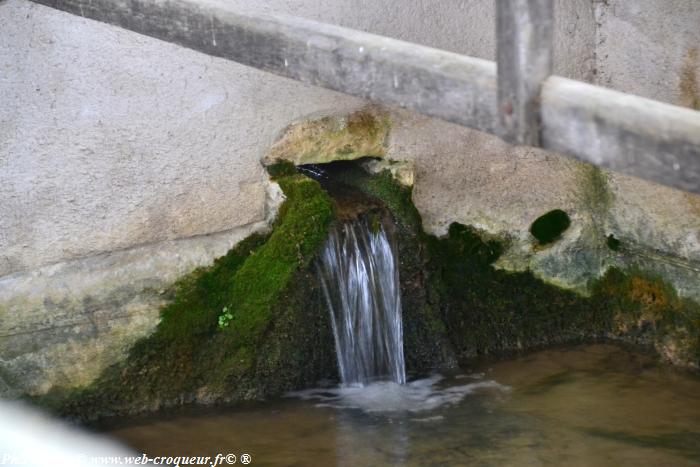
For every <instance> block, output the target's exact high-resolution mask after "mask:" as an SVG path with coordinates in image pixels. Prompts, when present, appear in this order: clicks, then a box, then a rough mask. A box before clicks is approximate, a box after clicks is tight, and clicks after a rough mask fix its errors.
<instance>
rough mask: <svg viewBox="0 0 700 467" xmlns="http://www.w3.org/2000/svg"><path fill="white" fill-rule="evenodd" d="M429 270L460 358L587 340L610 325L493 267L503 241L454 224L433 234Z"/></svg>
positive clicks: (594, 311) (577, 301)
mask: <svg viewBox="0 0 700 467" xmlns="http://www.w3.org/2000/svg"><path fill="white" fill-rule="evenodd" d="M428 247H429V248H428V251H429V253H430V263H429V271H430V275H431V280H432V281H433V282H434V287H436V288H438V289H440V291H441V292H440V297H441V305H440V306H441V308H442V310H443V314H444V319H445V322H446V324H447V329H448V331H449V334H450V339H451V341H452V344H453V346H454V347H455V350H456V351H457V354H458V355H459V356H460V357H461V358H470V357H475V356H479V355H494V354H495V355H499V354H503V353H508V352H513V351H518V350H523V349H528V348H536V347H542V346H545V345H549V344H554V343H559V342H568V341H575V340H580V339H584V338H592V337H596V336H599V335H602V334H604V333H605V332H606V331H607V329H609V327H610V314H609V313H608V312H607V310H605V309H600V308H598V307H596V306H594V304H593V301H592V300H590V299H588V298H585V297H582V296H580V295H578V294H576V293H574V292H571V291H567V290H562V289H559V288H557V287H555V286H552V285H549V284H546V283H544V282H542V281H541V280H539V279H537V278H535V277H534V276H533V275H532V274H531V273H530V272H507V271H503V270H498V269H495V268H494V267H493V266H492V263H493V262H494V261H495V260H496V259H498V257H499V256H500V254H501V251H502V250H503V244H502V243H501V242H498V241H496V240H485V239H484V238H483V236H482V234H480V233H479V232H478V231H476V230H474V229H472V228H470V227H466V226H463V225H460V224H452V225H451V226H450V229H449V233H448V235H447V236H446V237H445V238H435V237H431V238H430V239H429V242H428Z"/></svg>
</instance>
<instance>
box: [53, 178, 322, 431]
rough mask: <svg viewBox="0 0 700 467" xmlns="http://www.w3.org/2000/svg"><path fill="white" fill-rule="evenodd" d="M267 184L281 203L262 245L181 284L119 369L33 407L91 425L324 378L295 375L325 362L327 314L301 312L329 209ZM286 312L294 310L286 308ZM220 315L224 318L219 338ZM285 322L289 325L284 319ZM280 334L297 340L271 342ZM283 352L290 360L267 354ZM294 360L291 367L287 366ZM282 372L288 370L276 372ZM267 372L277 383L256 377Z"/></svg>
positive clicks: (255, 240) (315, 195)
mask: <svg viewBox="0 0 700 467" xmlns="http://www.w3.org/2000/svg"><path fill="white" fill-rule="evenodd" d="M277 181H278V183H279V184H280V186H281V188H282V190H283V191H284V194H285V195H286V197H287V199H286V201H285V202H284V204H283V205H282V206H281V208H280V212H279V217H278V220H277V222H276V224H275V226H274V229H273V231H272V233H271V234H270V235H269V236H261V235H252V236H251V237H248V238H247V239H246V240H244V241H242V242H240V243H239V244H238V245H236V246H235V247H234V248H233V249H232V250H231V251H230V252H229V253H228V254H226V255H225V256H223V257H222V258H219V259H217V260H216V261H215V263H214V265H213V266H211V267H209V268H200V269H198V270H196V271H194V272H193V273H191V274H189V275H187V276H186V277H184V278H183V279H181V280H180V281H179V282H178V283H177V285H176V287H175V290H174V299H173V301H172V302H171V303H170V304H169V305H167V306H166V307H165V308H164V309H163V310H162V318H161V321H160V323H159V325H158V327H157V329H156V331H155V332H154V333H153V334H152V335H151V336H149V337H147V338H144V339H142V340H140V341H139V342H137V343H136V345H134V346H133V347H132V349H131V351H130V353H129V357H128V358H127V359H126V360H125V361H124V362H122V363H120V364H117V365H115V366H113V367H110V368H108V369H107V370H106V371H105V372H104V373H103V374H102V375H101V376H100V377H99V378H98V379H97V380H96V381H94V382H93V383H92V384H90V385H89V386H88V387H86V388H82V389H77V390H75V389H73V390H67V391H62V390H60V389H58V390H55V391H53V392H52V393H50V394H49V395H48V396H46V397H44V398H43V399H42V400H41V401H40V402H43V403H44V404H46V405H49V406H54V407H55V408H57V410H58V412H59V413H60V414H63V415H68V416H76V417H79V418H94V417H98V416H103V415H108V414H114V413H130V412H138V411H142V410H152V409H155V408H159V407H163V406H170V405H174V404H180V403H185V402H191V401H203V402H213V401H235V400H245V399H251V398H260V397H264V396H265V395H267V394H269V393H279V392H280V391H282V390H283V389H286V390H291V389H295V388H298V387H299V386H300V385H304V384H311V383H312V382H313V381H315V380H313V379H309V380H304V381H301V380H300V378H303V377H308V378H312V377H319V378H320V377H322V376H323V377H328V376H331V375H332V374H333V373H332V371H333V369H332V368H331V367H330V366H329V365H328V364H325V363H324V364H317V365H312V366H311V367H310V368H309V369H308V371H306V372H305V373H299V372H298V371H296V370H297V369H299V367H300V365H301V366H303V362H305V361H319V362H326V363H327V360H328V357H327V356H328V355H332V351H331V349H332V339H331V338H330V334H329V331H328V329H329V326H327V324H328V323H327V314H326V313H320V312H318V309H315V311H317V312H316V313H313V314H312V315H311V316H309V315H308V313H309V310H314V306H316V307H318V306H320V305H318V304H320V300H317V302H318V304H316V305H314V304H313V303H310V301H312V300H314V297H315V298H318V297H320V292H318V293H316V294H314V293H311V292H312V291H313V290H314V287H315V286H314V284H313V282H314V281H313V280H312V279H311V278H310V277H309V275H308V273H307V272H306V271H305V270H306V269H307V268H308V267H309V265H310V263H311V261H312V260H313V258H314V257H315V255H316V252H317V251H318V249H319V248H320V246H321V245H322V243H323V241H324V240H325V238H326V233H327V230H328V226H329V224H330V223H331V222H332V220H333V218H334V215H333V210H332V204H331V201H330V198H329V197H328V195H327V194H326V193H325V192H324V191H323V190H322V189H321V187H320V186H319V185H318V183H316V182H315V181H313V180H311V179H308V178H306V177H303V176H301V175H296V174H295V175H284V176H281V177H280V178H279V179H278V180H277ZM316 288H317V287H316ZM299 291H302V295H299V293H300V292H299ZM305 300H306V301H307V302H305ZM290 303H295V304H296V306H294V307H292V309H290V308H289V305H290ZM224 307H226V308H227V309H228V310H230V312H231V314H232V319H231V321H230V324H229V326H228V327H226V328H225V329H223V330H219V329H218V326H217V318H218V316H219V314H220V313H221V312H222V310H223V309H224ZM295 313H296V314H298V315H299V317H298V319H291V318H290V315H294V314H295ZM290 335H295V336H296V337H297V338H296V339H295V340H294V339H293V340H292V341H291V342H289V343H287V342H284V343H283V342H277V341H285V340H287V339H289V336H290ZM290 346H291V349H294V351H295V352H294V354H292V353H288V352H277V353H276V354H275V355H273V352H272V350H271V349H282V348H283V349H290ZM329 347H330V348H329ZM263 349H268V350H267V351H265V352H264V351H263ZM295 355H296V356H297V357H299V358H301V359H302V360H301V362H293V361H292V360H293V359H294V358H296V357H295ZM287 363H289V364H290V365H291V366H292V367H294V368H295V371H292V372H285V371H284V367H285V365H286V364H287ZM319 371H321V372H324V371H325V372H326V373H324V374H319V373H317V372H319ZM270 372H275V373H284V376H279V377H277V378H272V379H266V378H261V377H260V375H261V374H269V373H270ZM314 372H316V373H314ZM328 372H330V374H329V373H328Z"/></svg>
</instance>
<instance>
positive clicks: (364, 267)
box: [318, 220, 406, 386]
mask: <svg viewBox="0 0 700 467" xmlns="http://www.w3.org/2000/svg"><path fill="white" fill-rule="evenodd" d="M373 227H374V226H370V225H369V224H368V222H367V221H364V220H360V221H353V222H345V223H342V224H340V225H338V226H337V227H336V228H334V229H333V230H332V231H331V232H330V235H329V238H328V241H327V243H326V245H325V247H324V249H323V251H322V253H321V258H320V261H319V264H318V273H319V277H320V280H321V284H322V287H323V291H324V294H325V297H326V302H327V304H328V309H329V311H330V315H331V323H332V326H333V334H334V336H335V347H336V354H337V358H338V369H339V371H340V378H341V381H342V383H343V385H345V386H352V385H364V384H366V383H368V382H370V381H374V380H386V379H389V380H391V381H394V382H396V383H399V384H404V383H405V382H406V370H405V365H404V354H403V328H402V323H401V292H400V289H399V270H398V262H397V259H396V248H395V246H394V244H393V243H392V241H390V237H389V236H388V235H387V233H386V231H385V230H384V227H383V226H381V225H378V226H376V227H377V228H373Z"/></svg>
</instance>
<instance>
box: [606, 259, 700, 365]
mask: <svg viewBox="0 0 700 467" xmlns="http://www.w3.org/2000/svg"><path fill="white" fill-rule="evenodd" d="M593 290H594V296H595V297H598V298H599V299H600V301H601V306H605V307H607V308H608V309H609V310H610V313H611V316H612V317H613V321H612V328H611V333H613V334H614V335H615V336H617V337H618V338H621V339H624V340H628V341H631V342H635V343H639V344H644V345H648V346H652V347H654V348H655V349H656V351H657V352H658V353H659V354H661V355H662V356H663V357H664V358H665V359H666V360H668V361H671V362H674V363H676V364H680V365H684V366H691V367H695V368H700V305H699V304H697V303H695V302H694V301H692V300H689V299H686V298H682V297H679V296H678V293H677V292H676V290H675V289H674V288H673V287H672V286H671V285H669V284H668V283H666V282H664V281H663V279H661V278H659V277H654V276H653V275H650V274H648V273H646V272H644V271H640V270H634V269H633V270H629V271H622V270H620V269H617V268H612V269H610V270H608V272H607V273H606V274H605V276H604V277H603V278H602V279H601V280H600V281H598V282H597V283H596V284H594V286H593Z"/></svg>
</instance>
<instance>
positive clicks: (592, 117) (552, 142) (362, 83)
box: [33, 0, 700, 193]
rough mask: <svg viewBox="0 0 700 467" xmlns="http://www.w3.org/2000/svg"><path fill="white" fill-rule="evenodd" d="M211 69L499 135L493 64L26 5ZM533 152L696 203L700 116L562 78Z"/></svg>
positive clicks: (205, 8) (130, 0) (244, 22)
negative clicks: (128, 35) (180, 50)
mask: <svg viewBox="0 0 700 467" xmlns="http://www.w3.org/2000/svg"><path fill="white" fill-rule="evenodd" d="M33 1H35V2H36V3H41V4H44V5H47V6H51V7H54V8H58V9H60V10H64V11H68V12H70V13H74V14H77V15H80V16H84V17H86V18H91V19H95V20H98V21H103V22H106V23H110V24H114V25H117V26H121V27H124V28H126V29H130V30H132V31H135V32H139V33H142V34H146V35H149V36H152V37H156V38H159V39H163V40H165V41H168V42H174V43H176V44H180V45H182V46H185V47H188V48H191V49H194V50H198V51H200V52H204V53H206V54H209V55H213V56H216V57H222V58H227V59H230V60H233V61H236V62H239V63H242V64H244V65H249V66H252V67H255V68H258V69H261V70H265V71H269V72H272V73H275V74H278V75H282V76H286V77H289V78H293V79H296V80H299V81H302V82H305V83H309V84H313V85H317V86H323V87H326V88H330V89H334V90H336V91H341V92H344V93H347V94H351V95H354V96H359V97H363V98H367V99H370V100H373V101H377V102H382V103H386V104H398V105H400V106H403V107H406V108H409V109H412V110H415V111H417V112H420V113H423V114H425V115H428V116H431V117H437V118H441V119H443V120H447V121H450V122H453V123H457V124H460V125H464V126H467V127H470V128H475V129H477V130H482V131H486V132H489V133H493V134H496V133H497V132H498V129H499V121H498V119H499V117H498V112H497V91H496V66H495V63H493V62H490V61H486V60H480V59H476V58H470V57H465V56H462V55H458V54H454V53H449V52H444V51H440V50H436V49H432V48H429V47H423V46H420V45H416V44H411V43H407V42H402V41H398V40H394V39H389V38H385V37H381V36H376V35H373V34H368V33H364V32H359V31H354V30H351V29H346V28H341V27H338V26H332V25H327V24H322V23H317V22H314V21H309V20H304V19H300V18H294V17H285V16H264V17H263V16H251V15H243V14H239V13H236V12H235V11H233V10H232V9H231V8H230V7H229V6H227V5H226V4H225V3H223V2H216V1H214V0H199V1H197V0H167V1H163V0H157V1H156V0H33ZM541 118H542V129H541V138H542V140H541V145H542V147H544V148H545V149H552V150H555V151H559V152H562V153H564V154H568V155H571V156H574V157H576V158H578V159H580V160H583V161H587V162H591V163H593V164H596V165H600V166H603V167H607V168H610V169H613V170H617V171H620V172H623V173H626V174H630V175H635V176H638V177H641V178H646V179H648V180H652V181H656V182H659V183H663V184H666V185H669V186H672V187H676V188H680V189H683V190H687V191H691V192H695V193H700V112H695V111H692V110H689V109H683V108H680V107H676V106H672V105H668V104H663V103H660V102H655V101H652V100H649V99H644V98H640V97H636V96H632V95H628V94H624V93H619V92H615V91H610V90H607V89H603V88H599V87H596V86H592V85H588V84H584V83H581V82H577V81H573V80H568V79H564V78H560V77H554V76H553V77H550V78H548V79H547V80H545V82H544V84H543V85H542V91H541Z"/></svg>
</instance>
